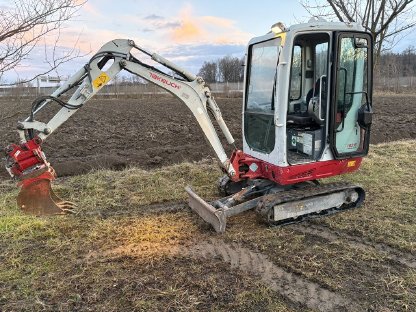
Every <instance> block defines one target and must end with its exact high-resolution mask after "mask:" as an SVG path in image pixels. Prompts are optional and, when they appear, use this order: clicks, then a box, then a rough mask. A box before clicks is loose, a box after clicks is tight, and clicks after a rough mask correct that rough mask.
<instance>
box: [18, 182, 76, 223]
mask: <svg viewBox="0 0 416 312" xmlns="http://www.w3.org/2000/svg"><path fill="white" fill-rule="evenodd" d="M17 205H18V206H19V207H20V208H21V209H22V211H23V212H24V213H26V214H30V215H34V216H48V215H49V216H50V215H61V214H67V213H72V212H73V209H74V208H75V205H74V204H73V203H71V202H67V201H63V200H62V199H60V198H59V197H58V196H57V195H56V194H55V193H54V192H53V191H52V189H51V181H50V180H49V179H38V180H35V181H33V182H31V183H30V184H23V185H22V188H21V190H20V193H19V195H18V196H17Z"/></svg>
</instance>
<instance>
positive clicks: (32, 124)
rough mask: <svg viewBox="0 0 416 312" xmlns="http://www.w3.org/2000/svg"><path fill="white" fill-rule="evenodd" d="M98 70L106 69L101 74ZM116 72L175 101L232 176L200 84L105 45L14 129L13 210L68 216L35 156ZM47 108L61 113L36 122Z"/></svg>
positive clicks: (119, 42)
mask: <svg viewBox="0 0 416 312" xmlns="http://www.w3.org/2000/svg"><path fill="white" fill-rule="evenodd" d="M132 51H136V52H139V53H141V54H142V55H143V54H144V55H147V56H148V57H150V58H151V60H152V61H153V62H155V63H156V64H158V65H159V66H163V67H165V68H168V69H169V70H170V71H171V72H172V73H173V75H168V74H166V73H164V72H163V71H161V70H159V69H158V68H156V67H154V66H151V65H149V64H146V63H144V62H142V61H140V60H139V59H138V58H136V57H135V56H133V55H132V53H131V52H132ZM104 67H106V68H107V69H106V70H104ZM122 70H125V71H128V72H130V73H132V74H134V75H137V76H139V77H141V78H143V79H145V80H147V81H148V82H151V83H154V84H156V85H158V86H159V87H161V88H163V89H165V90H166V91H168V92H170V93H171V94H173V95H174V96H176V97H177V98H178V99H179V100H181V101H182V102H183V103H184V104H185V105H186V106H187V107H188V108H189V109H190V110H191V112H192V114H193V115H194V117H195V119H196V120H197V122H198V124H199V125H200V127H201V129H202V131H203V132H204V134H205V137H206V138H207V140H208V141H209V143H210V144H211V146H212V148H213V150H214V152H215V154H216V155H217V157H218V159H219V161H220V164H221V166H222V168H223V170H224V171H225V172H226V173H227V174H228V175H229V176H230V177H234V176H235V175H236V170H235V168H234V167H233V165H232V164H231V162H230V160H229V158H228V157H227V155H226V153H225V151H224V148H223V146H222V143H221V141H220V139H219V137H218V134H217V132H216V130H215V128H214V125H213V123H212V121H211V118H210V116H209V114H208V112H210V113H211V114H212V116H213V117H214V119H215V120H216V122H217V123H218V125H219V127H220V129H221V130H222V132H223V134H224V136H225V138H226V140H227V142H228V143H229V144H232V145H233V144H234V138H233V136H232V135H231V133H230V131H229V130H228V127H227V125H226V124H225V122H224V120H223V118H222V115H221V111H220V109H219V108H218V105H217V104H216V102H215V100H214V98H213V96H212V94H211V91H210V90H209V88H208V87H207V86H206V85H205V82H204V80H203V79H202V78H201V77H196V76H195V75H193V74H191V73H189V72H187V71H186V70H184V69H182V68H180V67H179V66H177V65H175V64H173V63H172V62H170V61H169V60H167V59H165V58H163V57H162V56H160V55H158V54H156V53H152V52H150V51H148V50H146V49H144V48H142V47H139V46H137V45H136V44H135V43H134V41H133V40H128V39H116V40H112V41H110V42H108V43H106V44H105V45H104V46H103V47H102V48H101V49H100V50H99V51H98V52H97V53H96V54H95V55H94V56H93V57H92V58H91V59H90V60H89V62H88V63H87V64H86V65H85V66H84V67H83V68H81V69H80V70H79V71H78V72H77V73H76V74H75V75H73V76H72V77H71V78H70V79H68V81H66V82H65V83H64V84H63V85H62V86H60V87H59V88H58V89H57V90H56V91H55V92H53V93H52V94H51V95H50V96H41V97H39V98H38V99H36V100H35V101H34V102H33V104H32V111H31V114H30V116H29V117H28V118H27V119H26V120H25V121H23V122H19V123H18V132H19V136H20V140H21V142H20V144H12V145H10V146H8V147H7V149H6V156H7V164H6V168H7V170H8V172H9V173H10V175H11V176H12V177H14V178H16V179H18V180H19V181H20V182H19V185H20V186H21V191H20V194H19V196H18V205H19V207H21V208H22V210H23V211H24V212H26V213H29V214H34V215H44V214H61V213H67V212H70V211H72V208H73V207H74V205H73V204H72V203H70V202H65V201H63V200H61V199H59V197H58V196H57V195H55V194H54V193H53V191H52V189H51V187H50V182H51V181H52V180H54V179H55V176H56V175H55V171H54V170H53V168H52V167H51V165H50V164H49V162H48V161H47V160H46V157H45V155H44V153H43V152H42V150H41V144H42V143H43V142H44V141H45V140H46V139H47V138H48V136H49V135H51V134H52V133H53V132H54V131H55V130H56V129H57V128H58V127H59V126H61V125H62V124H63V123H64V122H65V121H66V120H68V119H69V118H70V117H71V116H72V115H73V114H75V113H76V112H77V111H78V110H79V109H80V108H81V107H82V106H83V105H85V104H86V103H87V102H88V100H90V99H91V98H92V97H93V96H94V95H95V94H96V93H97V92H99V91H100V89H101V88H102V87H103V86H104V85H106V84H107V83H108V82H109V81H111V80H112V79H113V78H114V77H115V76H116V75H117V74H118V73H119V72H120V71H122ZM75 88H76V89H75ZM72 89H75V91H74V92H73V94H72V96H71V97H70V98H69V100H68V101H64V100H62V98H61V96H62V95H64V94H65V93H66V92H68V91H69V90H72ZM51 102H55V103H57V104H59V105H60V106H61V107H62V108H61V109H60V110H59V111H58V112H57V113H56V114H55V115H54V116H53V117H52V118H51V119H50V120H49V121H48V122H46V123H44V122H40V121H37V120H36V119H35V117H36V114H37V113H39V112H40V111H42V110H44V109H45V108H46V107H47V106H48V104H50V103H51Z"/></svg>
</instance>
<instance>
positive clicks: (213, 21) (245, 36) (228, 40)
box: [168, 4, 252, 44]
mask: <svg viewBox="0 0 416 312" xmlns="http://www.w3.org/2000/svg"><path fill="white" fill-rule="evenodd" d="M178 19H179V20H180V25H178V27H176V28H173V29H171V30H170V31H169V33H168V34H169V39H170V40H172V41H173V42H174V43H179V44H183V43H221V44H234V43H237V44H241V43H244V44H245V43H246V42H247V41H248V40H249V39H250V38H251V37H252V35H251V34H249V33H246V32H243V31H241V30H239V29H238V27H237V26H236V22H235V21H234V20H231V19H226V18H221V17H216V16H198V15H196V14H194V12H193V10H192V6H191V5H189V4H188V5H186V6H185V7H184V8H182V10H181V11H180V12H179V16H178Z"/></svg>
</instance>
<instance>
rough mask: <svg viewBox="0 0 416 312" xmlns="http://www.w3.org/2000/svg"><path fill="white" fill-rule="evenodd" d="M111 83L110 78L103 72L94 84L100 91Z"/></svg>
mask: <svg viewBox="0 0 416 312" xmlns="http://www.w3.org/2000/svg"><path fill="white" fill-rule="evenodd" d="M109 81H110V77H109V76H108V75H107V74H106V73H104V72H102V73H101V74H100V75H99V76H98V77H97V78H95V79H94V81H93V82H92V84H93V86H94V87H95V88H96V89H99V88H101V87H102V86H104V85H105V84H106V83H107V82H109Z"/></svg>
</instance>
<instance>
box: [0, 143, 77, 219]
mask: <svg viewBox="0 0 416 312" xmlns="http://www.w3.org/2000/svg"><path fill="white" fill-rule="evenodd" d="M40 144H41V140H40V139H39V138H34V139H32V140H30V141H28V142H26V143H22V144H20V145H17V144H12V145H10V146H8V147H7V149H6V159H7V164H6V169H7V170H8V172H9V173H10V175H11V176H12V177H14V178H15V179H17V180H18V183H17V185H18V186H20V187H21V189H20V192H19V195H18V196H17V205H18V207H19V208H20V209H21V210H22V211H23V212H24V213H25V214H30V215H34V216H50V215H61V214H67V213H72V212H73V211H74V210H73V209H74V208H76V206H75V204H73V203H72V202H68V201H64V200H62V199H61V198H59V196H58V195H56V194H55V193H54V191H53V190H52V188H51V181H52V180H55V178H56V174H55V170H54V169H53V168H52V167H51V166H50V164H49V162H47V161H46V158H45V155H44V153H43V152H42V150H41V148H40Z"/></svg>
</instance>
